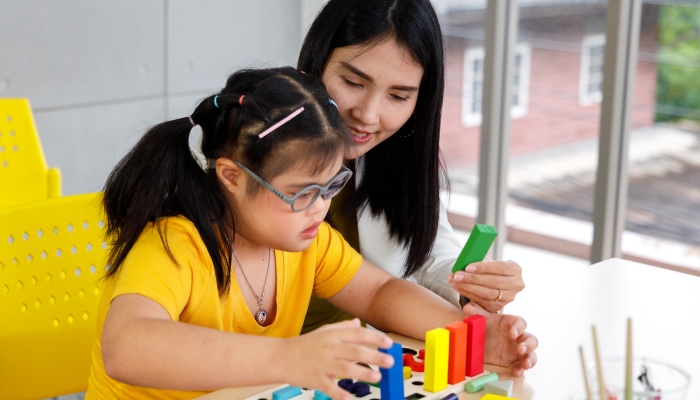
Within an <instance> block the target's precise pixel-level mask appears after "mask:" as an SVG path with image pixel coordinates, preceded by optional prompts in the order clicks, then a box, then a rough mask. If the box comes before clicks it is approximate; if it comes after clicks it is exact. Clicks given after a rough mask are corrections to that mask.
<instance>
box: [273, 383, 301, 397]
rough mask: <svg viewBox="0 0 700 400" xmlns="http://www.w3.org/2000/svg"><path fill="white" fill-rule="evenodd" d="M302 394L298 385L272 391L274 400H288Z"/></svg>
mask: <svg viewBox="0 0 700 400" xmlns="http://www.w3.org/2000/svg"><path fill="white" fill-rule="evenodd" d="M300 394H301V388H298V387H296V386H287V387H285V388H282V389H280V390H276V391H274V392H272V400H287V399H291V398H292V397H296V396H299V395H300Z"/></svg>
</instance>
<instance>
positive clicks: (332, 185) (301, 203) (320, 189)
mask: <svg viewBox="0 0 700 400" xmlns="http://www.w3.org/2000/svg"><path fill="white" fill-rule="evenodd" d="M234 162H235V163H236V164H237V165H238V166H239V167H241V168H243V170H244V171H245V172H247V173H248V175H250V176H251V177H252V178H253V179H255V180H256V181H257V182H258V183H260V184H261V185H263V187H264V188H265V189H267V190H269V191H271V192H272V193H274V194H275V196H277V197H279V198H280V199H282V201H284V202H285V203H287V204H289V205H290V206H292V211H294V212H300V211H304V210H306V209H307V208H309V207H311V205H312V204H314V202H315V201H316V199H318V197H319V196H323V198H324V199H325V200H330V199H332V198H333V197H335V195H337V194H338V193H340V191H341V190H342V189H343V187H345V184H346V183H348V181H349V180H350V177H351V176H352V171H350V170H349V169H348V168H347V167H346V166H343V169H342V170H341V171H340V173H338V175H336V176H334V177H333V179H331V180H330V182H328V183H327V184H326V185H325V186H320V185H309V186H307V187H305V188H303V189H301V190H300V191H299V192H297V194H295V195H294V196H292V197H287V196H285V195H283V194H282V193H281V192H280V191H279V190H277V189H275V187H274V186H272V185H270V184H269V183H267V182H266V181H265V180H264V179H263V178H261V177H259V176H257V175H256V174H255V172H253V171H251V170H249V169H248V168H247V167H246V166H245V165H243V164H241V163H239V162H238V161H234Z"/></svg>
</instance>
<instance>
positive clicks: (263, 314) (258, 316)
mask: <svg viewBox="0 0 700 400" xmlns="http://www.w3.org/2000/svg"><path fill="white" fill-rule="evenodd" d="M233 255H234V257H236V261H238V266H240V267H241V272H243V277H244V278H245V281H246V282H248V286H250V291H251V292H253V296H255V298H256V299H258V305H259V306H260V309H259V310H258V312H256V313H255V321H256V322H257V323H258V325H260V326H263V324H265V320H266V319H267V311H265V310H264V309H263V304H264V303H265V288H266V287H267V277H268V276H270V260H271V259H272V248H270V253H269V254H268V257H267V273H266V274H265V283H263V290H262V295H260V296H258V294H257V293H255V289H253V285H251V284H250V280H248V276H247V275H246V274H245V270H244V269H243V264H241V259H240V258H238V254H236V249H233Z"/></svg>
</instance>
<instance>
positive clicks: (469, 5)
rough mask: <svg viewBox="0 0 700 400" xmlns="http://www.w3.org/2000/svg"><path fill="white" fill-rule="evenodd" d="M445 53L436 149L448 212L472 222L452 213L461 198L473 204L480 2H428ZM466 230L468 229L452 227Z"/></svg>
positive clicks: (481, 29)
mask: <svg viewBox="0 0 700 400" xmlns="http://www.w3.org/2000/svg"><path fill="white" fill-rule="evenodd" d="M432 3H433V6H434V7H435V9H436V11H437V12H438V16H439V18H440V24H441V27H442V31H443V34H444V35H443V36H444V40H445V49H446V65H447V67H446V68H447V70H446V81H445V100H444V106H443V110H442V126H441V133H440V135H441V136H440V148H441V150H442V154H443V157H444V160H445V163H446V164H447V169H448V174H449V176H450V182H451V187H452V192H453V195H452V197H451V199H450V207H451V208H452V211H454V212H457V213H460V214H464V215H467V216H470V217H475V216H476V214H475V209H474V208H469V209H464V208H462V209H454V207H457V208H459V204H464V202H462V201H458V199H460V198H461V199H467V200H466V202H467V203H469V204H475V202H476V191H477V186H478V160H479V141H480V135H481V96H482V91H483V79H484V78H483V74H484V24H485V15H486V9H485V7H486V3H485V2H483V1H474V0H456V1H455V0H433V2H432ZM458 227H459V228H462V229H467V230H471V228H472V227H471V226H458Z"/></svg>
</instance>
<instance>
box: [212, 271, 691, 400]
mask: <svg viewBox="0 0 700 400" xmlns="http://www.w3.org/2000/svg"><path fill="white" fill-rule="evenodd" d="M523 277H524V279H525V283H526V285H527V286H526V289H525V290H524V291H523V292H521V293H520V294H518V296H517V298H516V300H515V301H514V302H513V303H511V304H510V305H508V306H507V308H506V310H505V311H506V312H507V313H509V314H516V315H520V316H522V317H523V318H525V320H526V321H527V323H528V331H530V332H532V333H533V334H535V335H536V336H537V338H538V339H539V348H538V350H537V356H538V363H537V366H536V367H535V368H533V369H532V370H530V371H528V372H526V374H525V375H524V377H518V378H513V377H512V376H511V375H510V372H509V371H508V370H507V369H505V368H501V367H495V366H491V365H487V366H486V368H487V369H488V370H490V371H492V372H497V373H498V375H499V378H500V379H501V380H507V379H510V380H513V381H514V391H513V397H515V398H518V399H521V400H527V399H535V398H536V399H538V400H547V399H552V400H562V399H576V400H578V399H584V398H585V396H584V393H585V392H584V386H583V375H582V372H581V362H580V359H579V353H578V347H579V346H580V345H582V346H583V347H584V351H585V353H586V359H587V361H588V362H591V361H593V350H592V349H593V344H592V343H593V342H592V336H591V325H592V324H595V325H596V329H597V330H598V337H599V342H600V348H601V353H602V356H603V357H606V356H623V355H624V352H625V338H626V320H627V317H631V318H632V320H633V325H634V328H633V330H634V353H635V355H639V356H647V357H650V358H655V359H658V360H663V361H666V362H668V363H671V364H674V365H676V366H678V367H680V368H682V369H684V370H685V371H686V372H688V373H689V374H690V375H691V380H692V381H691V384H690V387H689V390H688V396H687V399H700V384H699V383H698V382H697V380H698V379H700V341H698V340H697V339H696V337H697V336H698V335H697V332H698V331H700V317H698V313H697V311H695V309H694V306H695V305H700V277H697V276H692V275H687V274H683V273H680V272H675V271H670V270H665V269H661V268H658V267H653V266H649V265H645V264H639V263H635V262H632V261H627V260H622V259H609V260H606V261H603V262H600V263H597V264H594V265H591V266H588V267H584V268H567V267H566V266H561V267H556V268H553V267H537V266H533V267H532V270H531V271H529V270H528V269H527V267H523ZM391 336H392V337H393V338H394V339H395V340H396V341H398V342H401V343H402V344H404V345H407V346H410V347H414V348H423V346H422V343H421V342H420V341H417V340H414V339H410V338H405V337H402V336H399V335H393V334H391ZM275 386H278V385H267V386H258V387H248V388H235V389H224V390H219V391H216V392H213V393H210V394H208V395H206V396H203V397H201V399H206V400H217V399H227V400H236V399H243V398H246V397H249V396H252V395H254V394H256V393H260V392H263V391H265V390H269V389H271V388H273V387H275ZM482 395H483V392H482V393H476V394H469V393H466V392H463V393H461V394H460V395H459V398H460V399H461V400H471V399H480V398H481V396H482Z"/></svg>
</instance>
